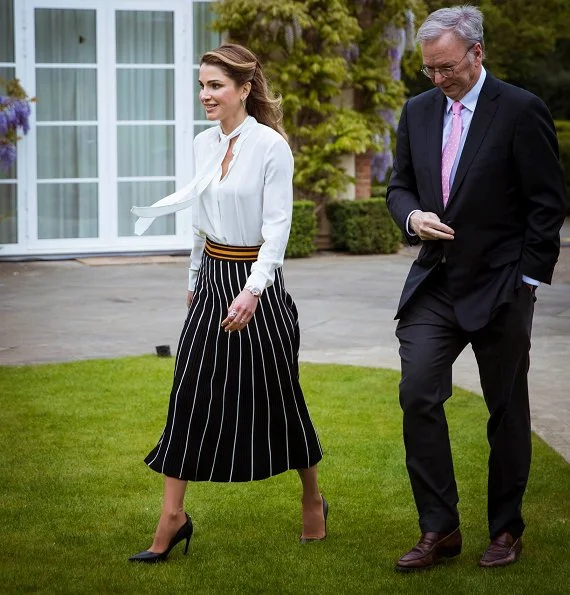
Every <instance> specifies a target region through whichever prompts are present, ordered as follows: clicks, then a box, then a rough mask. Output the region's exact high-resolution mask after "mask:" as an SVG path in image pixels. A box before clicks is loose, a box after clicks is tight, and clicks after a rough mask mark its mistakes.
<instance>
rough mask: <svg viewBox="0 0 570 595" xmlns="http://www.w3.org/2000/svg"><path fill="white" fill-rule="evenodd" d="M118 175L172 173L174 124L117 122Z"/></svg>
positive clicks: (167, 174) (160, 174) (159, 174)
mask: <svg viewBox="0 0 570 595" xmlns="http://www.w3.org/2000/svg"><path fill="white" fill-rule="evenodd" d="M117 152H118V155H119V163H118V173H119V176H120V177H135V176H173V175H174V126H170V125H165V126H162V125H159V126H143V125H140V126H139V125H135V126H120V125H119V126H118V127H117Z"/></svg>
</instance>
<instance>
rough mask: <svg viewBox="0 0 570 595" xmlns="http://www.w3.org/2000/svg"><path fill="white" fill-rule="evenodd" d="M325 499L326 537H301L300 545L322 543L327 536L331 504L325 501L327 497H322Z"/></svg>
mask: <svg viewBox="0 0 570 595" xmlns="http://www.w3.org/2000/svg"><path fill="white" fill-rule="evenodd" d="M321 498H322V499H323V516H324V517H325V534H324V537H299V543H300V544H303V545H304V544H306V543H312V542H313V541H322V540H323V539H325V538H326V536H327V517H328V515H329V503H328V502H327V501H326V500H325V497H324V496H323V495H321Z"/></svg>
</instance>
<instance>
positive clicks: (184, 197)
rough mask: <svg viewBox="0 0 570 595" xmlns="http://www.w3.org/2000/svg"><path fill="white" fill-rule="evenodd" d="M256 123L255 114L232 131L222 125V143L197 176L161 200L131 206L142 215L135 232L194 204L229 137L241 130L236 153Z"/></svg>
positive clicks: (132, 211) (218, 165)
mask: <svg viewBox="0 0 570 595" xmlns="http://www.w3.org/2000/svg"><path fill="white" fill-rule="evenodd" d="M255 123H256V120H255V118H253V117H251V116H247V117H246V118H245V120H244V121H243V122H242V123H241V124H240V125H239V126H238V127H237V128H235V129H234V130H232V132H230V133H229V134H227V135H226V134H224V133H223V132H222V129H221V127H218V129H219V130H218V132H219V139H220V140H219V143H218V144H217V145H215V144H214V145H213V147H214V150H213V152H212V155H211V157H210V159H208V160H207V161H206V163H205V164H204V166H203V167H200V169H199V170H198V171H197V172H196V175H195V176H194V179H193V180H192V181H191V182H190V183H189V184H187V185H186V186H184V187H183V188H181V189H180V190H177V191H176V192H174V193H172V194H169V195H168V196H165V197H164V198H161V199H160V200H159V201H157V202H155V203H154V204H152V205H150V206H148V207H132V209H131V213H133V214H134V215H136V216H137V217H139V219H137V221H136V223H135V234H136V235H138V236H140V235H142V234H143V233H144V232H145V231H146V230H147V229H148V228H149V227H150V226H151V224H152V222H153V221H154V220H155V218H156V217H162V216H163V215H169V214H170V213H175V212H176V211H181V210H182V209H187V208H188V207H190V206H192V204H193V203H194V201H195V200H196V198H198V196H200V194H201V193H202V192H204V190H205V189H206V188H207V187H208V184H209V183H210V182H211V181H212V179H213V178H214V176H215V175H216V173H217V172H218V171H219V169H220V166H221V164H222V161H223V160H224V157H225V156H226V153H227V151H228V147H229V145H230V141H231V140H232V138H235V137H236V136H238V135H239V134H241V137H240V139H239V140H238V141H237V142H236V145H235V146H234V155H235V154H237V149H238V143H240V144H241V142H243V139H244V138H245V136H246V134H245V133H246V132H247V131H248V130H250V129H251V128H252V126H253V125H254V124H255Z"/></svg>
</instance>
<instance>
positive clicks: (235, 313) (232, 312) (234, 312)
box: [228, 310, 237, 318]
mask: <svg viewBox="0 0 570 595" xmlns="http://www.w3.org/2000/svg"><path fill="white" fill-rule="evenodd" d="M228 316H229V317H230V318H235V317H236V316H237V310H230V312H229V314H228Z"/></svg>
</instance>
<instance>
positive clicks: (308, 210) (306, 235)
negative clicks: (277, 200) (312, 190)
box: [285, 200, 317, 258]
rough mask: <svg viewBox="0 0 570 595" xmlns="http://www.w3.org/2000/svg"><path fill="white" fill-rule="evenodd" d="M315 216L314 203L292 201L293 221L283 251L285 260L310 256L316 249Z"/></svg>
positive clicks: (309, 201)
mask: <svg viewBox="0 0 570 595" xmlns="http://www.w3.org/2000/svg"><path fill="white" fill-rule="evenodd" d="M316 236H317V216H316V214H315V203H314V202H313V201H311V200H295V201H293V220H292V222H291V232H290V234H289V242H288V243H287V248H286V250H285V257H286V258H300V257H303V256H310V255H311V254H313V252H315V250H316V249H317V247H316V244H315V238H316Z"/></svg>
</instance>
